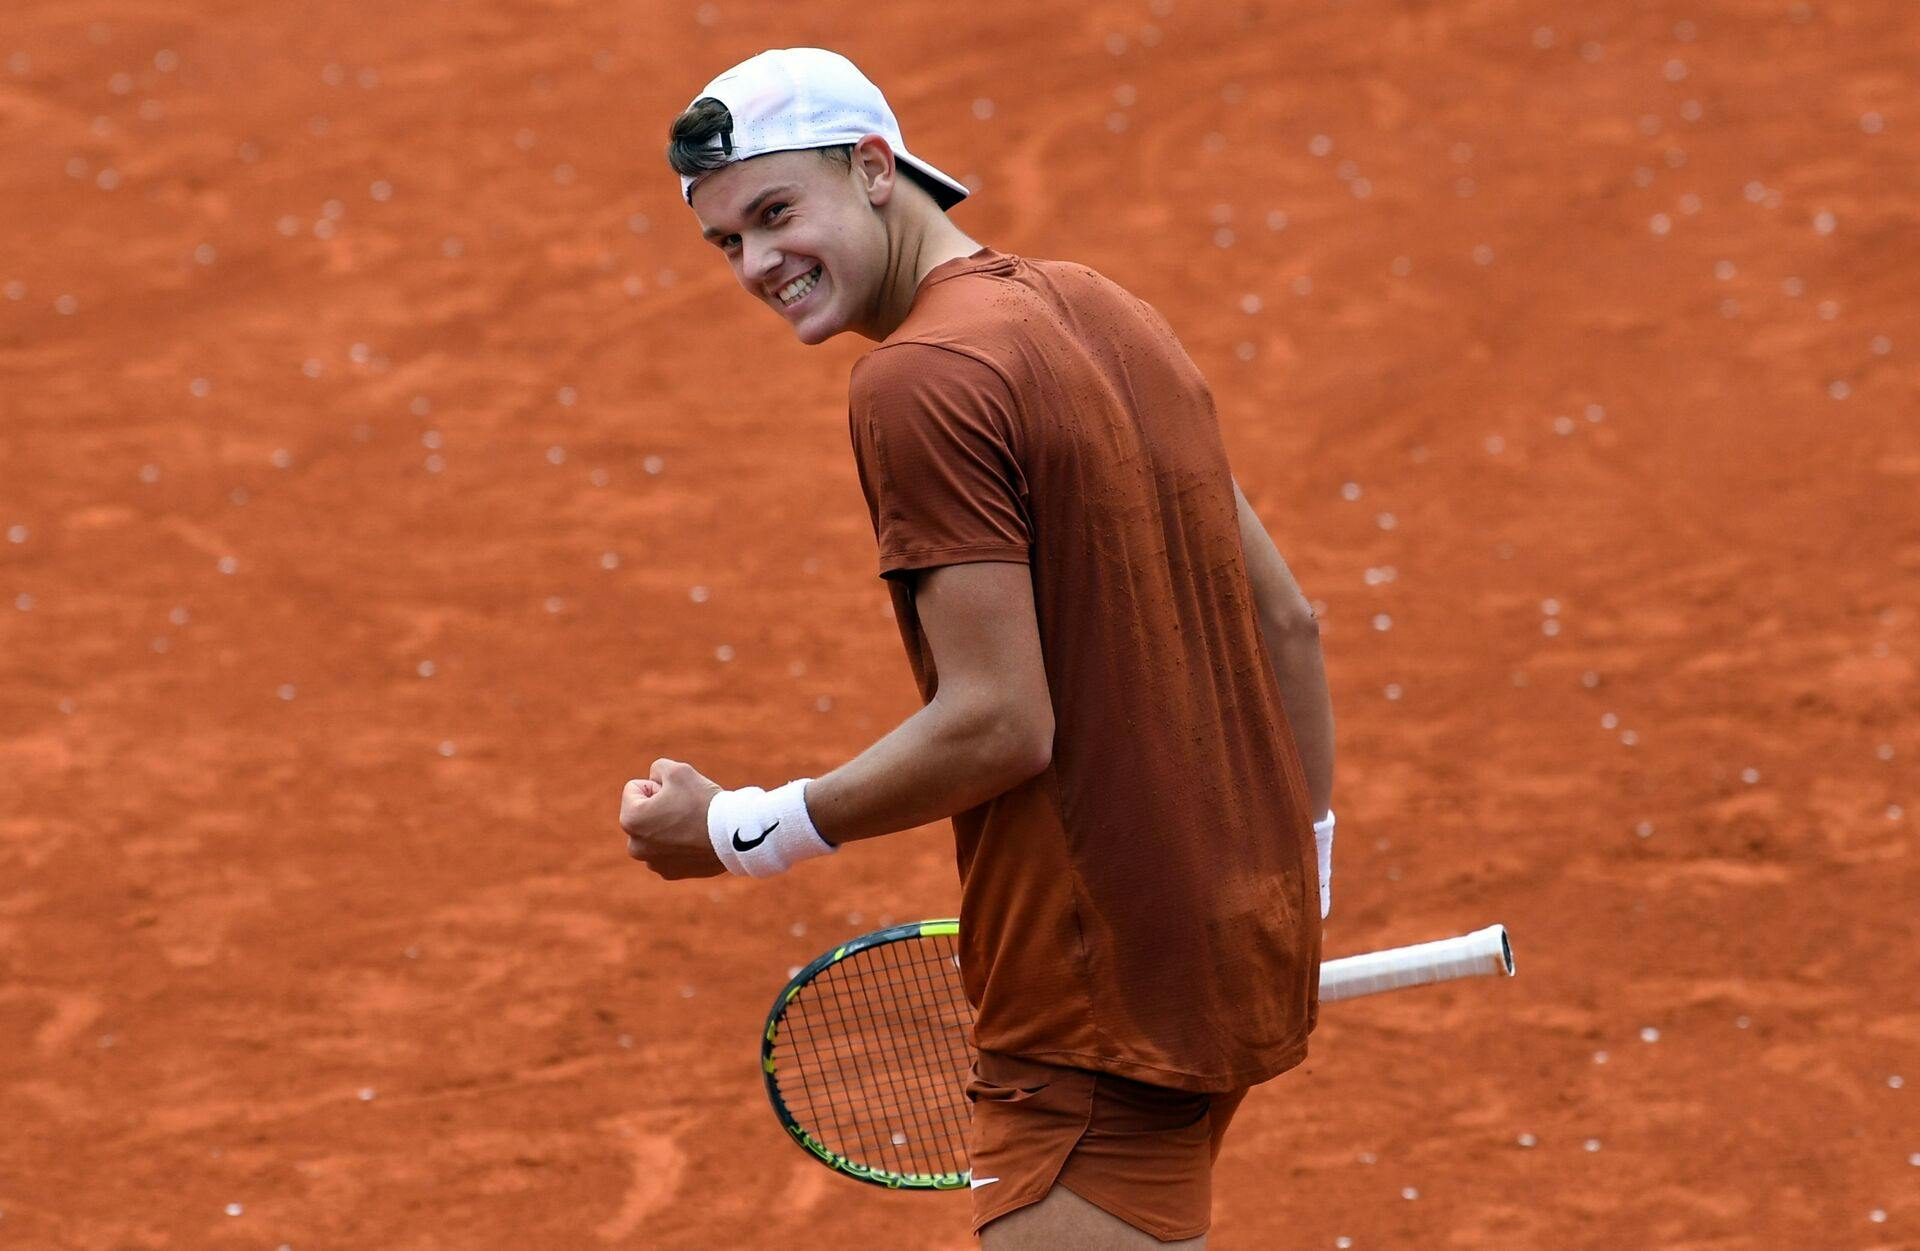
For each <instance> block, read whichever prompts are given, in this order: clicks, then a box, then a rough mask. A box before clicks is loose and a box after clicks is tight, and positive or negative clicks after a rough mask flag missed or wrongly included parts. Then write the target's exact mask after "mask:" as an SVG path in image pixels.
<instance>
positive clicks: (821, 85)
mask: <svg viewBox="0 0 1920 1251" xmlns="http://www.w3.org/2000/svg"><path fill="white" fill-rule="evenodd" d="M709 96H711V97H713V98H714V99H716V100H718V101H720V103H722V104H724V105H726V106H727V112H729V113H731V114H732V115H733V129H732V130H723V131H721V132H720V133H719V134H718V135H715V136H714V137H713V140H712V142H711V143H710V144H709V145H708V150H709V151H711V152H714V153H716V154H719V155H724V156H725V157H726V158H727V161H728V163H729V164H731V163H732V162H734V161H744V160H748V159H749V158H752V157H756V156H765V155H766V154H767V153H769V152H799V151H805V150H807V149H809V148H836V147H839V146H841V145H843V144H855V143H858V142H860V140H861V139H863V138H865V137H866V136H868V135H879V136H880V137H881V138H882V139H885V140H886V141H887V146H888V147H891V148H892V149H893V155H894V159H895V160H896V161H899V162H901V163H902V164H905V165H910V166H912V167H913V168H914V169H915V170H917V171H919V172H920V173H921V174H924V175H926V180H927V190H928V191H930V192H932V194H933V198H934V200H935V202H937V203H938V204H939V205H940V207H941V208H943V209H948V208H952V207H953V206H954V205H956V204H958V203H960V201H962V200H964V199H966V198H967V189H966V187H965V186H964V185H963V184H962V183H960V182H959V181H958V180H956V179H954V178H950V177H948V176H947V175H946V174H943V173H941V172H940V171H939V170H937V169H935V168H934V167H933V166H931V165H929V164H927V163H926V162H925V161H923V160H921V159H920V158H919V157H917V156H915V155H913V154H912V153H911V152H908V151H907V144H906V140H904V139H902V138H901V137H900V123H899V122H897V121H895V120H894V117H893V110H892V109H890V108H888V107H887V98H886V97H885V96H883V95H881V94H880V88H878V87H876V86H874V85H873V83H872V82H871V81H869V80H868V78H867V76H866V75H865V74H862V73H861V72H860V71H859V69H858V68H856V67H855V66H854V63H853V62H852V61H849V60H848V59H847V58H845V57H843V56H841V55H840V54H839V53H838V52H828V51H827V50H826V49H825V48H775V49H773V50H772V51H769V52H762V53H761V54H760V55H759V56H756V57H749V58H748V59H747V60H744V61H742V62H740V64H738V65H736V66H734V67H733V68H732V69H730V70H728V71H727V72H726V73H724V74H722V75H720V77H718V78H716V79H714V80H713V81H712V82H710V83H708V84H707V86H706V89H705V90H703V91H702V92H701V93H700V94H699V95H698V96H695V97H694V103H698V102H699V101H701V100H704V99H706V98H707V97H709ZM711 172H712V171H711V170H708V171H703V172H702V173H699V174H695V175H693V176H692V177H690V178H689V177H686V176H684V175H683V176H682V177H681V179H680V190H681V192H682V194H684V195H685V196H686V198H687V203H688V204H692V203H693V188H694V186H695V184H697V183H698V182H699V181H700V180H701V179H702V178H704V177H706V175H707V174H708V173H711Z"/></svg>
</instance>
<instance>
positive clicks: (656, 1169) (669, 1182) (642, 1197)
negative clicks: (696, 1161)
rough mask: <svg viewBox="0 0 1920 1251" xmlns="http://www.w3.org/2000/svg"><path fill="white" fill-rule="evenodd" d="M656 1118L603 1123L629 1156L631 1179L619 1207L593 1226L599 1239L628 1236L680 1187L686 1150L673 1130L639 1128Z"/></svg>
mask: <svg viewBox="0 0 1920 1251" xmlns="http://www.w3.org/2000/svg"><path fill="white" fill-rule="evenodd" d="M656 1119H657V1118H651V1117H638V1116H633V1117H622V1118H619V1119H616V1120H613V1121H609V1122H605V1124H606V1125H608V1126H609V1127H610V1128H611V1129H612V1131H613V1133H612V1135H611V1137H612V1139H613V1142H614V1143H615V1145H617V1146H618V1147H619V1148H620V1149H621V1150H624V1151H626V1152H627V1153H628V1155H629V1156H630V1157H631V1160H632V1165H633V1181H632V1182H631V1184H629V1185H628V1187H627V1191H626V1194H624V1195H623V1196H621V1199H620V1208H619V1210H618V1211H617V1212H615V1213H614V1214H613V1216H612V1217H610V1218H608V1219H607V1220H605V1221H602V1222H601V1223H600V1224H599V1225H598V1226H596V1227H595V1229H594V1233H595V1234H596V1235H597V1236H598V1237H599V1238H600V1240H601V1241H602V1242H620V1241H623V1240H625V1239H627V1238H629V1237H631V1236H632V1235H633V1233H634V1231H635V1230H637V1229H639V1228H640V1225H641V1223H642V1222H643V1221H645V1220H646V1219H647V1218H648V1217H649V1216H651V1215H653V1214H654V1213H655V1212H658V1211H660V1210H661V1209H662V1208H664V1207H666V1205H667V1203H668V1202H669V1201H670V1200H671V1199H672V1198H673V1195H674V1192H675V1191H676V1190H678V1189H679V1187H680V1179H681V1177H682V1175H683V1174H685V1172H686V1166H687V1155H686V1152H685V1151H684V1150H683V1149H682V1148H681V1147H680V1145H679V1143H678V1142H677V1141H676V1138H677V1136H678V1135H677V1134H676V1133H671V1132H669V1133H662V1132H660V1130H659V1129H657V1128H647V1129H643V1128H641V1126H642V1125H643V1124H646V1123H648V1122H650V1121H655V1120H656Z"/></svg>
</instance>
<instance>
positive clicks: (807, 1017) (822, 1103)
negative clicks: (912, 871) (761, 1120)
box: [760, 918, 973, 1190]
mask: <svg viewBox="0 0 1920 1251" xmlns="http://www.w3.org/2000/svg"><path fill="white" fill-rule="evenodd" d="M959 932H960V923H959V922H958V921H957V920H954V919H953V918H942V919H936V920H931V921H913V922H909V923H907V924H905V925H893V926H888V927H887V928H885V929H880V930H875V931H873V932H872V933H870V934H863V935H861V936H860V937H859V938H855V939H852V940H850V941H848V942H846V943H843V944H841V945H840V946H838V947H835V948H834V949H833V950H831V951H828V952H824V953H822V954H821V955H820V956H819V957H817V958H816V959H815V960H814V961H813V962H812V963H810V964H808V965H807V966H806V967H805V968H803V969H801V970H800V971H799V972H798V973H796V974H795V975H794V976H793V978H792V979H791V980H790V981H788V982H787V984H786V986H785V987H784V988H782V989H781V991H780V994H779V995H778V996H777V997H776V998H775V999H774V1003H773V1008H772V1010H771V1011H769V1012H768V1013H767V1025H766V1029H765V1030H764V1031H762V1033H761V1038H760V1069H761V1075H762V1077H763V1078H764V1079H765V1081H766V1087H767V1098H768V1100H769V1101H771V1102H772V1104H773V1111H774V1115H776V1116H778V1117H779V1118H780V1125H781V1127H782V1128H783V1129H785V1130H786V1131H787V1135H788V1136H789V1137H790V1138H792V1139H793V1140H794V1142H795V1143H797V1144H799V1146H800V1147H801V1148H802V1149H803V1150H805V1151H806V1152H807V1153H808V1154H809V1155H811V1156H813V1157H814V1158H815V1159H817V1160H819V1161H820V1162H821V1163H823V1164H825V1165H826V1166H827V1167H829V1168H831V1169H833V1170H834V1171H836V1172H839V1173H844V1174H845V1175H847V1176H849V1177H853V1178H857V1179H859V1180H860V1181H864V1182H869V1183H872V1184H873V1185H876V1186H885V1187H887V1188H888V1189H890V1190H960V1189H964V1188H965V1187H966V1186H967V1183H968V1181H969V1180H970V1178H971V1176H972V1173H971V1169H970V1167H969V1163H968V1160H967V1153H966V1131H967V1124H968V1120H969V1117H970V1111H969V1108H968V1105H967V1102H966V1097H965V1087H966V1078H967V1072H968V1070H969V1068H970V1067H971V1065H972V1055H973V1050H972V1046H971V1044H970V1043H969V1042H968V1035H969V1032H970V1030H971V1027H972V1024H973V1011H972V1008H971V1007H970V1006H969V1005H968V1003H967V1000H966V995H965V993H964V990H963V988H962V985H961V982H960V968H959V941H958V936H959Z"/></svg>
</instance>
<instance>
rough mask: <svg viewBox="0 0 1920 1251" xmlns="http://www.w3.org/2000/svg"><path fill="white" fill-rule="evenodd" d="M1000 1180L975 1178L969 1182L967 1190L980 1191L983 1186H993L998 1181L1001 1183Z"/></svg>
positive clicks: (996, 1178) (995, 1178)
mask: <svg viewBox="0 0 1920 1251" xmlns="http://www.w3.org/2000/svg"><path fill="white" fill-rule="evenodd" d="M999 1180H1000V1179H999V1178H998V1177H975V1178H971V1179H970V1180H968V1182H967V1189H968V1190H978V1189H980V1187H982V1186H991V1185H993V1183H995V1182H997V1181H999Z"/></svg>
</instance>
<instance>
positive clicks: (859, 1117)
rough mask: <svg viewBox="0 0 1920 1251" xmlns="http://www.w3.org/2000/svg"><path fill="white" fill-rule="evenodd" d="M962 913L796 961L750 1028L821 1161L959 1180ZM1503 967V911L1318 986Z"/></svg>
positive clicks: (1331, 973)
mask: <svg viewBox="0 0 1920 1251" xmlns="http://www.w3.org/2000/svg"><path fill="white" fill-rule="evenodd" d="M959 934H960V923H959V922H958V921H953V920H944V921H915V922H913V923H911V924H908V925H895V926H891V927H889V928H887V929H883V930H875V931H874V932H873V933H871V934H864V935H862V936H860V937H859V938H856V939H854V940H853V941H851V942H849V943H846V944H844V945H843V946H839V947H836V948H834V949H833V950H832V951H829V952H826V953H825V954H823V955H821V956H820V957H819V958H818V959H816V960H815V961H814V962H813V963H811V964H809V965H807V967H805V968H804V969H801V970H800V972H799V973H797V974H795V975H794V977H793V980H792V981H790V982H788V983H787V985H786V988H785V989H784V990H782V991H781V992H780V997H779V998H778V999H776V1000H775V1001H774V1005H773V1011H771V1012H769V1013H768V1014H767V1028H766V1031H765V1033H764V1034H762V1035H761V1040H760V1067H761V1069H762V1071H763V1073H764V1076H765V1078H766V1083H767V1097H768V1098H769V1099H771V1100H772V1101H773V1111H774V1114H775V1115H776V1116H778V1117H779V1118H780V1124H781V1126H782V1127H784V1128H785V1129H786V1131H787V1133H788V1134H789V1135H791V1136H792V1138H793V1140H794V1141H795V1142H797V1143H799V1144H800V1145H801V1146H802V1147H803V1148H805V1149H806V1150H807V1152H808V1153H809V1154H811V1155H813V1156H814V1157H815V1158H817V1159H818V1160H820V1161H821V1162H822V1163H823V1164H825V1165H826V1166H827V1167H828V1168H831V1169H833V1170H835V1171H836V1172H840V1173H845V1174H846V1175H847V1176H849V1177H856V1178H859V1179H860V1180H861V1181H866V1182H872V1183H873V1184H875V1185H877V1186H886V1187H888V1188H889V1189H893V1190H959V1189H961V1188H963V1187H965V1186H966V1184H967V1181H968V1178H969V1171H968V1161H967V1123H968V1120H969V1119H970V1115H971V1114H970V1111H969V1109H968V1107H967V1096H966V1082H967V1074H968V1071H969V1069H970V1068H971V1067H972V1062H973V1049H972V1046H971V1044H969V1043H968V1041H967V1032H968V1029H969V1027H971V1026H972V1024H973V1009H972V1008H971V1007H970V1006H969V1005H968V1003H967V997H966V995H965V993H963V991H962V988H961V984H960V949H959ZM1491 975H1505V976H1507V977H1511V976H1513V946H1512V944H1511V943H1509V942H1508V940H1507V928H1506V926H1504V925H1490V926H1488V927H1487V928H1486V929H1483V930H1476V931H1475V932H1473V933H1471V934H1463V935H1461V936H1460V937H1458V938H1443V939H1441V940H1440V941H1438V942H1432V943H1420V944H1418V945H1416V946H1412V947H1395V948H1392V949H1391V950H1387V951H1375V952H1370V953H1368V954H1366V955H1361V956H1349V957H1347V958H1345V959H1342V960H1328V961H1326V962H1325V963H1323V964H1322V965H1321V966H1320V998H1321V999H1322V1000H1335V999H1353V998H1356V997H1358V996H1360V995H1377V994H1379V993H1381V992H1383V991H1389V990H1401V989H1404V988H1406V987H1409V986H1424V985H1427V984H1428V983H1431V982H1443V981H1450V980H1452V979H1454V978H1458V977H1482V976H1491Z"/></svg>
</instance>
